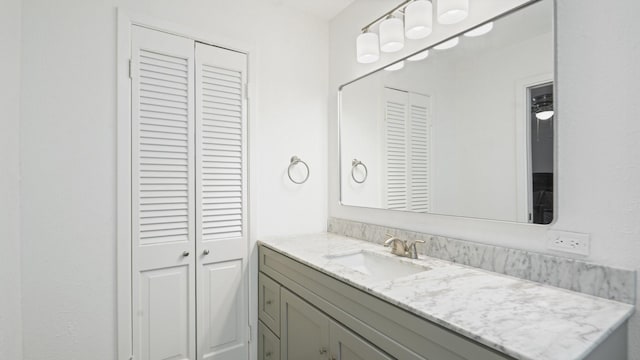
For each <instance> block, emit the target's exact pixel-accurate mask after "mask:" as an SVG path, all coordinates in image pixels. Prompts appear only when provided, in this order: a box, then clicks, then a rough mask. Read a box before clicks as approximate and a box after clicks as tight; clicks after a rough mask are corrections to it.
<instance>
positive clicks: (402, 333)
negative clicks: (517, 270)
mask: <svg viewBox="0 0 640 360" xmlns="http://www.w3.org/2000/svg"><path fill="white" fill-rule="evenodd" d="M258 302H259V311H258V317H259V320H260V321H259V329H258V333H259V339H258V358H259V359H265V360H274V359H282V360H287V359H289V360H299V359H305V360H306V359H309V360H311V359H318V360H320V359H331V360H333V359H335V360H338V359H344V360H347V359H366V360H377V359H416V360H417V359H438V360H449V359H473V360H489V359H531V360H534V359H535V360H544V359H549V360H551V359H558V360H560V359H562V360H572V359H591V360H593V359H607V360H615V359H626V356H627V355H626V349H627V346H626V341H627V326H626V320H627V319H628V317H629V316H630V315H631V313H632V312H633V306H631V305H628V304H623V303H618V302H615V301H610V300H606V299H601V298H597V297H593V296H588V295H584V294H580V293H575V292H571V291H567V290H562V289H558V288H553V287H549V286H545V285H541V284H537V283H534V282H530V281H526V280H522V279H517V278H513V277H509V276H505V275H500V274H496V273H491V272H488V271H484V270H480V269H476V268H471V267H466V266H462V265H458V264H454V263H450V262H447V261H443V260H439V259H433V258H429V257H424V256H420V257H419V258H418V259H415V260H414V259H408V258H403V257H399V256H396V255H392V254H390V253H389V249H388V248H384V247H382V246H381V245H378V244H373V243H370V242H367V241H361V240H355V239H352V238H348V237H344V236H340V235H335V234H329V233H322V234H313V235H305V236H295V237H288V238H275V239H265V240H262V241H261V242H260V245H259V295H258Z"/></svg>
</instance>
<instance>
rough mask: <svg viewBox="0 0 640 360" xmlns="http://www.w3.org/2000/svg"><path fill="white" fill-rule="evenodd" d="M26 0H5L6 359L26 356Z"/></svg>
mask: <svg viewBox="0 0 640 360" xmlns="http://www.w3.org/2000/svg"><path fill="white" fill-rule="evenodd" d="M20 11H21V10H20V0H6V1H2V3H0V48H1V49H2V50H1V51H0V84H2V87H0V109H2V115H0V359H20V358H21V357H22V325H21V318H20V317H21V305H20V237H19V234H20V232H19V229H20V217H19V214H20V204H19V199H18V193H19V145H18V134H19V118H20Z"/></svg>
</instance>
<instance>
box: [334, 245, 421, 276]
mask: <svg viewBox="0 0 640 360" xmlns="http://www.w3.org/2000/svg"><path fill="white" fill-rule="evenodd" d="M325 257H326V258H327V259H329V260H331V261H332V262H334V263H337V264H340V265H342V266H345V267H348V268H350V269H353V270H356V271H358V272H360V273H363V274H365V275H368V276H370V277H372V278H376V279H378V280H380V281H386V280H392V279H396V278H400V277H403V276H407V275H411V274H417V273H419V272H423V271H427V270H429V269H430V268H429V267H428V266H421V265H418V264H414V263H411V262H409V261H406V260H402V259H401V258H392V257H388V256H384V255H380V254H376V253H374V252H369V251H358V252H350V253H345V254H336V255H325Z"/></svg>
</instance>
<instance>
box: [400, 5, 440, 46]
mask: <svg viewBox="0 0 640 360" xmlns="http://www.w3.org/2000/svg"><path fill="white" fill-rule="evenodd" d="M432 31H433V5H432V4H431V2H429V1H427V0H416V1H413V2H411V3H409V5H407V7H406V8H405V9H404V33H405V35H406V36H407V39H422V38H425V37H427V36H429V34H431V32H432Z"/></svg>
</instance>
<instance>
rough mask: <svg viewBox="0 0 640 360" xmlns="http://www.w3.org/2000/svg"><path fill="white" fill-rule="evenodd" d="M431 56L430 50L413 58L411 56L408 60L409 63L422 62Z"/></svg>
mask: <svg viewBox="0 0 640 360" xmlns="http://www.w3.org/2000/svg"><path fill="white" fill-rule="evenodd" d="M428 56H429V50H425V51H423V52H419V53H417V54H415V55H413V56H410V57H408V58H407V60H409V61H420V60H424V59H426V58H427V57H428Z"/></svg>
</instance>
